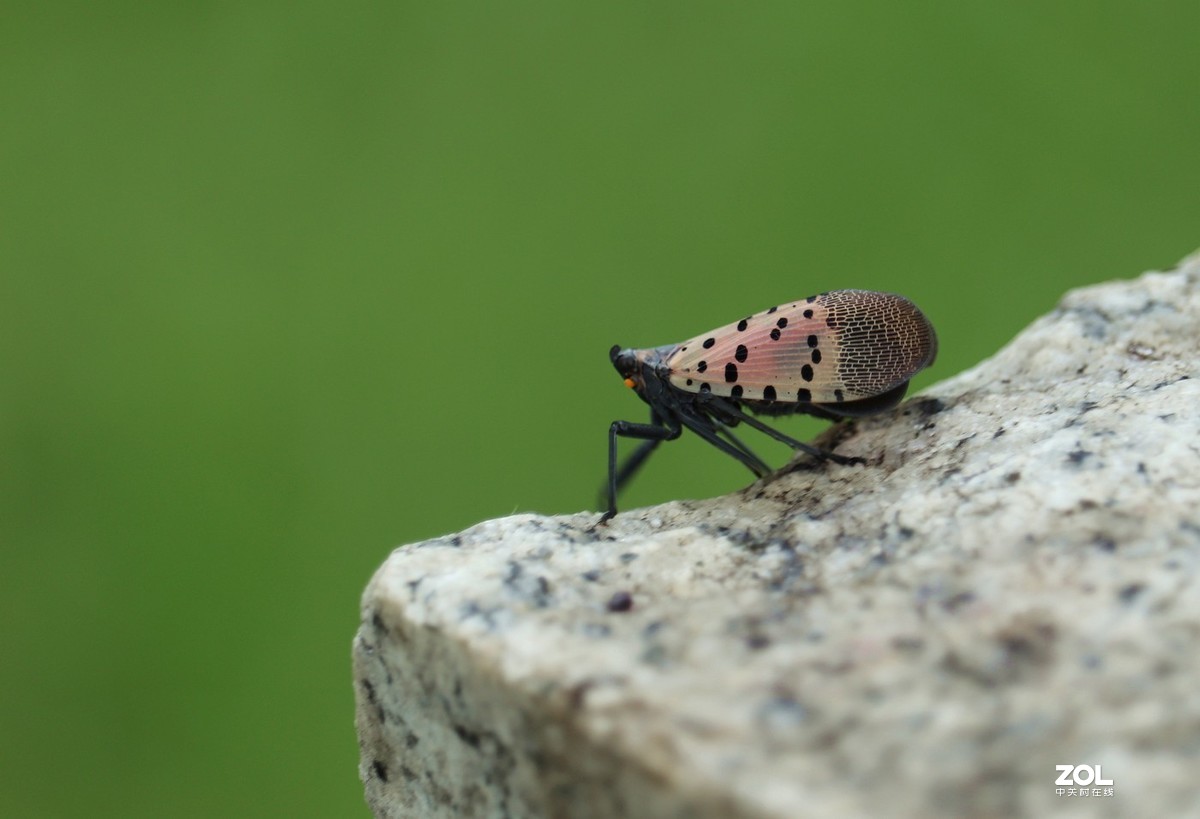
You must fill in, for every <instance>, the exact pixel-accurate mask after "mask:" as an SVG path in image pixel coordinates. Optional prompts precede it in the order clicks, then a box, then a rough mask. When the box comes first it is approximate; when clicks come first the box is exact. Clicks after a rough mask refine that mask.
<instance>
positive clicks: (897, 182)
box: [0, 0, 1200, 817]
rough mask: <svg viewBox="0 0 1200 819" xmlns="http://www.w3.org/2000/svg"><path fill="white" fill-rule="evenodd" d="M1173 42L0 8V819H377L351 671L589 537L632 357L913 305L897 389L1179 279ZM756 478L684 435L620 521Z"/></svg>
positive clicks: (1067, 32) (646, 12)
mask: <svg viewBox="0 0 1200 819" xmlns="http://www.w3.org/2000/svg"><path fill="white" fill-rule="evenodd" d="M1198 31H1200V4H1196V3H1194V2H1175V3H1167V2H1164V3H1156V4H1144V5H1135V4H1132V3H1126V2H1119V3H1101V2H1086V3H1085V2H1074V3H1063V4H1046V3H1042V2H1025V3H1005V4H954V3H944V4H939V5H936V6H934V5H924V4H922V5H910V4H892V3H862V4H853V5H849V4H845V5H843V4H828V3H800V2H785V3H771V4H766V3H763V4H753V5H740V4H725V3H719V4H709V3H700V4H697V3H657V4H643V3H615V4H613V3H600V4H596V3H588V4H584V3H543V2H533V3H527V2H517V3H503V4H500V3H486V4H484V3H475V4H466V5H460V4H420V5H414V4H410V3H395V4H391V3H369V2H355V1H354V0H351V2H344V3H339V4H327V3H309V2H288V3H265V2H243V3H203V2H192V3H168V4H158V5H155V4H144V3H125V2H110V3H103V4H27V5H21V4H13V3H9V4H5V6H4V8H3V10H0V333H2V334H3V340H2V343H0V378H2V380H0V481H2V482H3V483H2V485H0V504H2V505H0V550H2V551H0V554H2V557H3V563H2V566H0V572H2V575H0V584H2V589H3V592H2V595H0V619H2V622H3V628H2V630H0V737H3V741H2V742H0V770H3V771H4V773H3V775H2V776H0V815H3V816H5V817H27V816H29V817H59V816H63V817H66V816H122V817H130V816H154V817H161V816H171V817H193V816H194V817H212V816H281V817H283V816H286V817H297V816H314V817H316V816H321V817H324V816H366V815H367V810H366V808H365V806H364V805H363V803H362V798H361V789H360V786H359V783H358V781H357V774H356V761H357V747H356V744H355V738H354V731H353V723H352V712H353V707H352V706H353V689H352V685H351V678H350V660H349V654H350V640H351V637H352V635H353V633H354V630H355V628H356V626H357V619H358V612H357V603H358V597H359V594H360V593H361V590H362V588H363V586H364V585H365V583H366V582H367V580H368V579H369V577H370V576H371V573H372V571H373V570H374V569H375V568H376V567H377V566H378V565H379V564H380V562H381V561H382V560H383V559H384V558H385V557H386V556H387V554H388V552H389V550H390V549H391V548H392V547H393V546H395V545H398V544H403V543H408V542H412V541H415V540H419V539H422V538H427V537H430V536H433V535H438V534H441V533H445V532H450V531H454V530H458V529H461V528H464V527H467V526H469V525H471V524H473V523H475V522H477V521H480V520H482V519H485V518H490V517H495V516H499V515H505V514H509V513H511V512H514V511H536V512H545V513H560V512H575V511H579V510H582V509H587V508H592V507H593V504H594V501H595V497H596V491H597V489H598V488H599V486H600V482H601V479H602V476H603V473H604V458H605V455H604V453H605V435H606V430H607V425H608V423H609V422H610V421H612V420H613V419H615V418H632V419H635V420H641V419H642V418H643V417H644V415H645V409H644V407H643V406H642V405H641V404H640V403H639V402H638V401H637V399H636V398H635V397H634V396H633V395H631V394H630V393H629V391H628V390H626V389H625V388H624V387H623V386H622V385H621V382H620V380H619V378H618V376H617V375H616V374H615V373H614V372H613V371H612V369H611V367H610V365H609V362H608V358H607V353H608V348H609V347H610V346H611V345H612V344H614V343H621V344H623V345H635V346H649V345H657V344H664V343H668V342H672V341H678V340H681V339H683V338H685V337H687V336H690V335H694V334H696V333H699V332H701V331H703V330H706V329H710V328H711V327H714V326H717V325H720V324H723V323H725V322H727V321H730V320H731V319H733V318H736V317H740V316H742V315H744V314H746V313H747V312H751V311H754V310H758V309H761V308H764V307H767V306H769V305H772V304H775V303H777V302H779V301H782V300H786V299H791V298H796V297H800V296H805V295H808V294H810V293H813V292H817V291H820V290H826V289H832V288H841V287H865V288H874V289H883V290H895V291H899V292H902V293H905V294H907V295H908V296H910V297H911V298H912V299H914V300H915V301H916V302H917V303H918V304H920V305H921V306H922V307H923V308H924V309H925V311H926V312H927V313H928V314H929V315H930V316H931V317H932V318H933V320H934V322H935V323H936V325H937V327H938V330H939V333H940V335H941V341H942V346H941V357H940V359H939V361H938V363H937V365H936V366H935V367H934V368H933V370H931V371H929V372H927V373H925V374H923V375H922V376H921V377H920V378H918V379H917V382H916V385H915V386H916V387H917V388H918V389H919V388H921V387H923V386H927V385H929V384H931V383H933V382H934V381H936V380H938V379H941V378H944V377H947V376H950V375H952V374H954V373H956V372H958V371H959V370H961V369H963V368H965V367H967V366H970V365H972V364H974V363H975V362H977V361H978V360H980V359H981V358H983V357H985V356H987V355H988V354H990V353H991V352H993V351H994V350H996V349H997V348H998V347H999V346H1000V345H1002V344H1003V343H1004V342H1005V341H1007V340H1008V339H1009V338H1010V337H1011V336H1012V335H1013V334H1014V333H1015V332H1016V331H1017V330H1019V329H1020V328H1021V327H1022V326H1024V325H1025V324H1026V323H1027V322H1029V321H1030V320H1031V319H1032V318H1034V317H1035V316H1037V315H1038V314H1040V313H1042V312H1044V311H1046V310H1047V309H1049V308H1050V307H1051V306H1052V305H1053V304H1054V303H1055V301H1056V299H1057V298H1058V296H1059V295H1060V294H1061V292H1062V291H1063V290H1065V289H1066V288H1068V287H1072V286H1076V285H1082V284H1086V283H1089V282H1096V281H1101V280H1105V279H1110V278H1114V277H1129V276H1132V275H1134V274H1136V273H1138V272H1139V271H1141V270H1144V269H1148V268H1154V267H1163V266H1168V265H1171V264H1172V263H1174V262H1175V261H1176V260H1178V259H1179V258H1180V257H1182V256H1183V255H1185V254H1187V253H1189V252H1190V251H1192V250H1193V249H1195V248H1196V247H1197V246H1198V245H1200V219H1198V218H1197V216H1198V212H1197V199H1198V192H1200V150H1198V148H1200V104H1198V101H1200V94H1198V91H1200V87H1198V86H1200V82H1198V78H1200V72H1198V71H1197V67H1196V66H1197V63H1196V57H1195V54H1196V39H1195V38H1196V33H1197V32H1198ZM782 426H783V428H784V429H786V430H788V431H790V432H793V433H794V434H799V435H811V434H814V433H815V432H816V431H818V430H819V429H820V428H821V425H819V424H807V425H806V422H804V421H784V422H783V423H782ZM755 440H756V441H757V439H755ZM760 448H761V449H762V451H763V452H764V454H766V455H767V456H768V457H769V458H770V459H771V460H772V462H774V463H782V462H783V460H784V459H785V458H786V455H787V453H786V452H781V451H779V450H778V449H777V448H772V447H768V446H766V445H761V447H760ZM748 480H749V475H748V473H746V472H745V470H744V469H743V468H742V467H741V466H739V465H738V464H736V463H734V462H733V461H732V460H730V459H728V458H726V457H724V456H722V455H721V454H719V453H717V452H715V451H714V450H712V449H710V448H709V447H707V446H706V445H705V444H703V443H702V442H700V441H698V440H696V439H694V438H686V439H685V440H683V441H681V442H678V443H676V444H674V445H671V446H668V447H664V448H663V450H661V452H660V454H659V455H658V456H657V457H656V458H655V459H654V460H652V461H651V463H650V464H649V466H648V467H647V469H646V470H645V472H644V474H643V476H642V477H641V479H640V480H639V481H638V482H637V483H636V484H635V485H634V487H633V488H632V489H631V491H630V492H629V493H628V495H627V496H626V498H625V506H626V507H627V508H628V507H632V506H633V505H641V504H647V503H653V502H658V501H663V500H668V499H672V498H683V497H697V496H711V495H717V494H721V493H724V492H729V491H732V490H735V489H737V488H740V487H741V486H744V485H745V484H746V483H747V482H748Z"/></svg>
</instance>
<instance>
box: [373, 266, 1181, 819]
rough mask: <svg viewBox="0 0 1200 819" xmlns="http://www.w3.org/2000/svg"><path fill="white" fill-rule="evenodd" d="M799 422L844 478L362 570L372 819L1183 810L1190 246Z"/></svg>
mask: <svg viewBox="0 0 1200 819" xmlns="http://www.w3.org/2000/svg"><path fill="white" fill-rule="evenodd" d="M943 342H944V343H950V342H951V340H950V339H943ZM829 434H830V435H836V436H837V439H838V441H839V443H838V452H840V453H842V454H847V455H861V456H863V457H865V458H867V459H868V461H869V463H868V464H867V465H866V466H836V465H827V466H820V467H809V466H807V465H805V462H804V461H803V460H800V461H797V462H796V464H795V465H794V466H793V468H792V469H791V471H786V470H785V472H784V473H782V474H780V475H777V476H774V477H773V478H772V479H768V480H766V481H760V482H757V483H755V484H753V485H751V486H750V487H748V488H746V489H745V490H743V491H741V492H737V493H735V494H732V495H728V496H725V497H721V498H716V499H713V500H706V501H688V502H677V503H670V504H666V505H663V506H659V507H655V508H651V509H639V510H627V511H624V512H622V513H621V514H620V515H618V516H617V518H616V519H614V520H613V521H612V522H611V524H610V525H608V526H607V527H602V528H600V529H598V530H596V531H591V530H590V529H589V527H590V526H591V525H592V524H593V523H594V522H595V521H596V519H597V517H598V516H597V515H596V514H594V513H588V514H580V515H576V516H569V517H556V518H547V517H537V516H532V515H519V516H514V517H511V518H506V519H502V520H494V521H488V522H486V523H483V524H481V525H479V526H476V527H474V528H472V529H470V530H468V531H466V532H463V533H461V534H459V535H455V536H453V537H446V538H441V539H438V540H432V541H428V542H425V543H419V544H414V545H412V546H407V547H404V548H401V549H398V550H396V551H395V552H393V553H392V555H391V556H390V557H389V558H388V560H387V561H386V562H385V563H384V565H383V566H382V567H381V568H380V569H379V571H378V573H377V574H376V575H375V577H374V579H373V580H372V581H371V583H370V585H369V586H368V588H367V590H366V593H365V594H364V596H363V601H362V612H363V615H362V626H361V628H360V630H359V632H358V635H357V636H356V638H355V641H354V685H355V692H356V697H357V704H358V713H357V726H358V736H359V744H360V747H361V751H362V757H361V766H360V774H361V776H362V779H363V782H364V784H365V788H366V797H367V802H368V803H369V805H370V806H371V808H372V810H373V811H374V812H375V815H376V816H379V817H401V816H403V817H410V816H428V817H542V816H545V817H621V816H654V817H658V816H662V817H839V816H901V817H950V816H955V817H1001V816H1006V817H1023V816H1027V817H1044V816H1055V817H1074V816H1079V817H1082V816H1184V815H1196V814H1195V811H1196V810H1197V806H1198V805H1200V776H1198V775H1197V772H1198V771H1200V685H1198V683H1197V681H1198V680H1200V588H1198V584H1197V568H1198V565H1200V257H1193V258H1192V259H1190V260H1189V261H1187V262H1185V263H1183V264H1182V265H1181V266H1180V267H1179V268H1178V269H1177V270H1175V271H1173V272H1169V273H1153V274H1146V275H1144V276H1141V277H1140V278H1138V279H1136V280H1132V281H1121V282H1113V283H1108V284H1103V285H1099V286H1095V287H1089V288H1086V289H1082V290H1077V291H1073V292H1071V293H1069V294H1067V296H1066V297H1065V298H1064V299H1063V300H1062V303H1061V304H1060V306H1059V307H1058V308H1057V309H1055V310H1054V311H1053V312H1052V313H1050V314H1049V315H1047V316H1044V317H1043V318H1041V319H1039V320H1038V321H1036V322H1035V323H1034V324H1033V325H1032V326H1030V327H1029V328H1028V329H1026V330H1025V331H1024V332H1022V333H1021V334H1020V335H1019V336H1018V337H1017V338H1016V339H1015V340H1014V341H1013V342H1012V343H1011V344H1010V345H1008V346H1007V347H1006V348H1005V349H1003V350H1002V351H1000V352H999V353H998V354H997V355H995V356H994V357H992V358H991V359H989V360H987V361H985V362H983V363H982V364H980V365H979V366H977V367H975V368H974V369H972V370H970V371H968V372H965V373H962V374H961V375H959V376H957V377H955V378H952V379H950V380H948V381H944V382H942V383H940V384H938V385H936V386H935V387H933V388H931V389H929V390H927V391H926V392H925V393H924V394H923V395H920V396H918V397H916V398H914V399H912V400H910V401H908V402H907V403H906V404H904V405H903V406H902V407H900V408H899V409H897V410H896V411H895V412H893V413H890V414H886V415H883V416H880V417H876V418H872V419H869V420H866V421H860V422H857V423H853V424H847V425H843V426H841V427H838V428H837V429H836V430H833V431H831V432H830V433H829ZM826 443H827V444H828V443H830V441H828V440H827V441H826ZM1058 764H1072V765H1077V764H1088V765H1100V766H1101V767H1102V771H1103V776H1104V777H1105V778H1108V779H1111V780H1113V785H1111V786H1109V787H1111V788H1112V790H1113V793H1112V795H1111V796H1104V795H1098V796H1090V795H1089V796H1088V797H1081V796H1078V795H1068V794H1065V793H1064V795H1061V796H1060V795H1058V794H1057V793H1056V785H1055V779H1056V778H1057V777H1058V776H1059V773H1058V771H1057V770H1056V768H1055V766H1056V765H1058ZM1072 787H1076V786H1075V785H1074V784H1073V783H1072Z"/></svg>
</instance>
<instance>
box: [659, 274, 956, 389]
mask: <svg viewBox="0 0 1200 819" xmlns="http://www.w3.org/2000/svg"><path fill="white" fill-rule="evenodd" d="M936 354H937V337H936V336H935V335H934V331H933V326H932V325H931V324H930V323H929V320H928V319H926V318H925V316H924V315H923V314H922V313H921V311H920V310H918V309H917V308H916V306H915V305H914V304H913V303H912V302H910V301H909V300H908V299H906V298H904V297H902V296H896V295H893V294H891V293H875V292H872V291H870V290H834V291H831V292H829V293H822V294H821V295H819V296H810V297H809V298H808V299H805V300H802V301H798V302H794V303H791V304H785V305H780V306H778V307H772V308H771V309H770V310H764V311H763V312H761V313H756V314H754V315H752V316H747V317H746V318H744V319H742V320H741V321H737V322H734V323H733V324H728V325H726V326H724V327H721V328H719V329H717V330H713V331H712V332H710V333H706V334H704V335H702V336H697V337H696V338H693V339H690V340H689V341H685V342H683V343H682V344H680V345H679V347H678V348H677V349H676V350H675V352H674V353H672V354H671V356H670V357H669V358H668V359H667V365H668V367H670V371H671V373H670V380H671V383H672V384H673V385H674V386H676V387H678V388H679V389H681V390H685V391H687V392H701V391H703V390H711V391H712V393H713V394H714V395H721V396H727V397H733V398H740V399H746V400H766V401H786V402H801V403H813V404H834V403H841V402H842V401H855V400H858V399H862V398H870V397H872V396H876V395H879V394H881V393H884V392H887V391H888V390H890V389H892V388H894V387H898V386H899V385H900V384H902V383H904V382H905V381H908V380H909V379H910V378H912V376H913V375H914V374H915V373H916V372H918V371H919V370H921V369H923V368H924V367H926V366H928V365H929V364H931V363H933V359H934V356H935V355H936Z"/></svg>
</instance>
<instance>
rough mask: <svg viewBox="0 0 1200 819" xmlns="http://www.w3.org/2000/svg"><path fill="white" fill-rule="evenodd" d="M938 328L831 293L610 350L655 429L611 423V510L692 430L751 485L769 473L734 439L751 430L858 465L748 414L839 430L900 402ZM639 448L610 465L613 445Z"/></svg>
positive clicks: (892, 308) (871, 299)
mask: <svg viewBox="0 0 1200 819" xmlns="http://www.w3.org/2000/svg"><path fill="white" fill-rule="evenodd" d="M936 355H937V336H936V335H935V334H934V331H933V325H932V324H930V323H929V319H927V318H925V316H924V315H923V314H922V313H921V311H920V310H918V309H917V308H916V306H915V305H914V304H913V303H912V302H910V301H909V300H908V299H906V298H904V297H903V296H897V295H893V294H891V293H875V292H872V291H870V290H834V291H831V292H829V293H822V294H821V295H819V296H810V297H808V298H807V299H804V300H803V301H798V302H794V303H791V304H781V305H779V306H777V307H772V308H771V309H770V310H764V311H763V312H761V313H755V314H754V315H752V316H747V317H746V318H744V319H742V320H740V321H735V322H734V323H733V324H728V325H726V326H724V327H721V328H719V329H716V330H713V331H711V332H708V333H705V334H703V335H700V336H696V337H695V338H693V339H690V340H688V341H685V342H683V343H682V344H668V345H667V346H665V347H653V348H650V349H645V350H634V349H624V350H623V349H621V347H620V346H619V345H618V346H615V347H613V348H612V350H610V351H609V357H610V358H611V359H612V363H613V366H614V367H616V368H617V372H619V373H620V374H621V377H622V378H624V379H625V385H626V386H627V387H629V388H630V389H632V390H634V391H636V392H637V394H638V396H639V397H640V398H641V399H642V400H643V401H645V402H646V403H647V404H649V405H650V423H648V424H637V423H633V422H631V421H613V423H612V426H610V427H609V430H608V486H607V489H608V510H607V511H605V513H604V516H603V517H602V518H601V519H600V522H601V523H603V522H604V521H606V520H608V519H609V518H611V517H612V516H613V515H615V514H616V513H617V491H618V490H619V489H620V488H621V487H622V486H624V485H625V484H626V483H627V482H628V481H629V479H630V478H632V477H633V475H634V473H636V472H637V470H638V469H639V468H640V467H641V466H642V464H643V463H644V462H645V460H646V458H647V457H649V455H650V453H651V452H653V451H654V449H655V447H657V446H658V445H659V444H661V443H662V442H663V441H671V440H674V439H675V438H678V437H679V436H680V434H681V433H682V432H683V428H684V427H687V428H688V429H690V430H691V431H692V432H694V433H696V434H697V435H699V436H700V437H701V438H703V439H704V440H706V441H708V442H709V443H710V444H712V445H713V446H715V447H716V448H717V449H719V450H721V451H722V452H725V453H727V454H729V455H732V456H733V457H734V458H737V459H738V460H739V461H741V462H742V463H743V464H745V465H746V466H747V467H748V468H749V469H750V471H751V472H753V473H754V474H755V475H757V476H758V477H760V478H761V477H764V476H766V475H767V474H769V473H770V471H771V469H770V467H768V466H767V465H766V464H765V463H764V462H763V461H762V460H761V459H760V458H759V457H758V456H757V455H755V454H754V453H753V452H751V451H750V450H749V449H748V448H747V447H746V445H745V444H743V443H742V442H741V441H739V440H738V439H737V438H736V437H734V435H733V433H732V432H731V428H732V427H736V426H737V425H738V424H740V423H742V422H745V423H746V424H747V425H748V426H751V427H753V428H754V429H757V430H759V431H760V432H763V433H765V434H766V435H769V436H770V437H772V438H774V439H775V440H776V441H781V442H782V443H785V444H787V445H788V446H790V447H792V448H793V449H796V450H800V451H803V452H807V453H809V454H810V455H814V456H816V457H817V458H820V459H822V460H830V461H833V462H835V463H840V464H846V463H862V459H861V458H847V457H844V456H842V455H835V454H834V453H832V452H825V451H823V450H820V449H817V448H816V447H812V446H809V445H808V444H804V443H801V442H800V441H797V440H795V439H793V438H790V437H788V436H787V435H784V434H783V433H782V432H779V431H778V430H776V429H773V428H772V427H770V426H767V425H766V424H764V423H763V422H762V421H759V420H758V419H757V418H754V417H753V416H751V415H748V414H746V413H745V412H743V408H745V409H748V410H750V411H751V412H754V413H756V414H758V415H791V414H793V413H806V414H808V415H815V416H817V417H818V418H825V419H828V420H830V421H837V420H841V419H843V418H856V417H862V416H866V415H872V414H874V413H877V412H883V411H885V410H888V409H891V408H892V407H894V406H896V405H897V404H899V403H900V401H901V399H903V398H904V393H905V391H906V390H907V389H908V381H909V379H910V378H912V377H913V376H914V375H915V374H916V373H918V372H919V371H921V370H922V369H924V368H925V367H928V366H929V365H930V364H932V363H933V359H934V357H935V356H936ZM618 437H624V438H639V439H641V440H642V444H641V445H640V446H639V447H638V448H637V449H636V450H634V451H633V453H632V454H631V455H629V457H628V458H627V459H626V460H625V462H624V463H623V464H622V465H621V467H620V469H618V468H617V438H618Z"/></svg>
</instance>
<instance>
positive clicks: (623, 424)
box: [596, 413, 683, 526]
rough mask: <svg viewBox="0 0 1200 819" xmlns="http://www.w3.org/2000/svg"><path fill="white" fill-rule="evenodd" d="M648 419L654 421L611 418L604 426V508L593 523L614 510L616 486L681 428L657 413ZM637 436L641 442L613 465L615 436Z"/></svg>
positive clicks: (675, 422)
mask: <svg viewBox="0 0 1200 819" xmlns="http://www.w3.org/2000/svg"><path fill="white" fill-rule="evenodd" d="M650 420H651V421H652V422H656V423H649V424H635V423H633V422H632V421H613V422H612V425H611V426H609V428H608V509H607V510H606V511H605V513H604V515H603V516H602V517H601V518H600V520H599V521H597V523H596V525H597V526H599V525H600V524H601V523H606V522H607V521H608V520H610V519H611V518H612V517H613V515H615V514H617V489H618V488H619V487H621V486H624V485H625V483H626V482H628V481H629V479H630V478H632V477H633V476H634V474H635V473H636V472H637V471H638V469H639V468H641V466H642V464H643V463H645V461H646V459H647V458H648V457H650V453H651V452H653V451H654V449H655V447H657V446H658V445H659V444H661V443H662V442H663V441H673V440H675V439H676V438H678V437H679V435H680V433H681V432H682V431H683V429H682V427H680V425H679V422H678V421H673V422H664V421H663V419H662V418H660V417H659V416H658V414H657V413H651V416H650ZM618 437H621V438H639V439H641V440H642V442H643V443H642V444H641V446H639V447H638V448H637V449H636V450H634V452H633V454H632V455H630V456H629V458H628V459H627V460H626V461H625V463H624V464H622V466H621V468H620V469H619V470H618V469H617V438H618Z"/></svg>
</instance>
